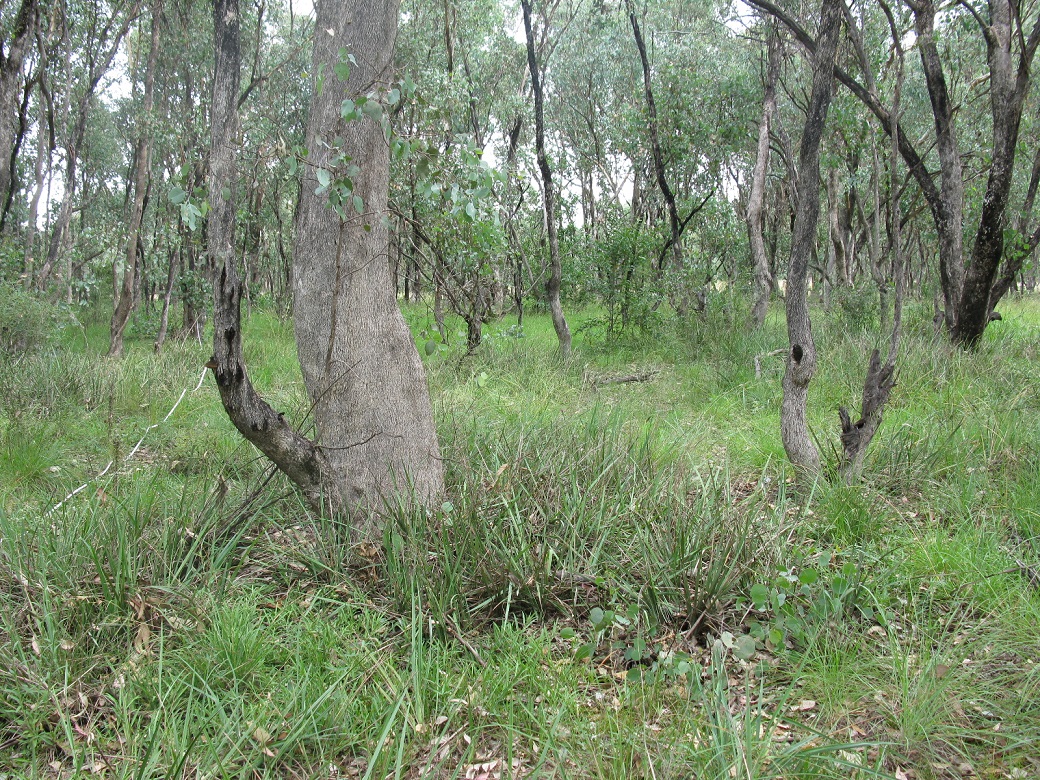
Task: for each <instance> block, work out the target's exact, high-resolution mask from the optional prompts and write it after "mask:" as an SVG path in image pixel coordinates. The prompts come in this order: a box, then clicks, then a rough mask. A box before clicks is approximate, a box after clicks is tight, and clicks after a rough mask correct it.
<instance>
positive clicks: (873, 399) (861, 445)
mask: <svg viewBox="0 0 1040 780" xmlns="http://www.w3.org/2000/svg"><path fill="white" fill-rule="evenodd" d="M882 8H883V10H884V11H885V14H886V16H888V19H889V22H890V24H891V25H892V31H893V39H894V40H895V50H896V81H895V88H894V91H893V98H892V111H891V113H892V117H893V120H894V121H896V122H898V120H899V112H900V99H901V97H902V91H903V75H904V55H903V47H902V45H901V43H900V40H899V36H898V35H896V34H895V33H896V26H895V21H894V18H893V16H892V14H891V11H890V9H889V7H888V6H887V5H886V4H884V3H882ZM874 159H875V169H877V168H878V167H879V166H878V163H877V156H876V153H875V157H874ZM898 163H899V143H898V140H897V139H895V138H893V139H892V140H891V144H890V147H889V175H890V178H889V209H888V213H889V218H890V220H891V224H890V225H889V235H890V236H891V238H892V274H893V276H894V277H895V301H894V304H893V315H892V335H891V338H890V340H889V346H888V355H887V356H886V358H885V362H884V364H882V362H881V352H880V350H877V349H875V350H874V351H873V352H872V353H871V355H870V361H869V363H868V365H867V376H866V379H865V380H864V382H863V396H862V402H861V404H860V418H859V419H858V420H857V421H856V422H852V418H851V416H850V415H849V413H848V410H847V409H846V408H845V407H844V406H843V407H841V408H840V409H839V410H838V417H839V419H840V421H841V445H842V458H841V464H840V466H839V470H840V472H841V477H842V479H843V480H844V481H845V483H846V484H852V483H853V482H855V481H856V480H857V479H859V477H860V474H862V472H863V461H864V459H865V458H866V454H867V448H868V447H869V446H870V443H871V442H872V441H873V440H874V435H875V434H876V433H877V430H878V428H879V427H880V425H881V419H882V414H883V413H884V410H885V407H886V406H887V404H888V399H889V396H891V394H892V389H893V388H894V387H895V384H896V358H897V357H898V355H899V342H900V339H901V338H902V328H903V295H904V291H905V287H906V273H905V271H904V263H903V253H902V236H901V231H900V207H899V173H898V167H899V166H898ZM878 176H880V172H878ZM876 186H877V185H876V183H875V187H876ZM875 203H876V206H877V209H878V212H880V205H881V203H880V198H879V196H878V194H877V191H876V190H875ZM876 217H877V215H875V219H876ZM882 327H884V321H882Z"/></svg>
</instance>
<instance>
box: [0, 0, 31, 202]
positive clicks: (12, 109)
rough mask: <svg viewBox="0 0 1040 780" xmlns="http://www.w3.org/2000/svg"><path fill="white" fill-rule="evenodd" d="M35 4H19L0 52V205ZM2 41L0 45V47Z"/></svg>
mask: <svg viewBox="0 0 1040 780" xmlns="http://www.w3.org/2000/svg"><path fill="white" fill-rule="evenodd" d="M36 15H37V3H36V0H22V4H21V5H20V6H19V8H18V14H17V15H16V16H15V18H14V27H13V29H12V31H11V38H10V42H9V45H8V46H7V51H6V52H5V51H3V49H2V48H0V203H6V202H7V200H8V196H9V194H10V190H11V187H12V185H13V184H14V178H13V176H12V165H13V163H14V160H13V159H12V154H11V152H10V150H11V149H12V148H14V139H15V125H16V124H17V117H18V93H19V91H21V87H22V63H23V62H24V61H25V55H26V52H28V50H29V44H30V41H32V36H33V29H34V28H35V27H36ZM3 42H4V41H0V43H3Z"/></svg>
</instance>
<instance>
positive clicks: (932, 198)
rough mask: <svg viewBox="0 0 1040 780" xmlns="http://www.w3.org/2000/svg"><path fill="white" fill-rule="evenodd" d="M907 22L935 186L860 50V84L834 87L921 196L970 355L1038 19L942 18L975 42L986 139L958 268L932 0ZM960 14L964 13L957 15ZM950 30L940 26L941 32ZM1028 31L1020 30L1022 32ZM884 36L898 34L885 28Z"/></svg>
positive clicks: (998, 240) (1018, 12)
mask: <svg viewBox="0 0 1040 780" xmlns="http://www.w3.org/2000/svg"><path fill="white" fill-rule="evenodd" d="M749 2H750V3H751V4H752V5H753V6H755V7H756V8H759V9H761V10H763V11H765V12H767V13H769V14H771V15H773V16H774V17H775V18H776V19H778V20H779V21H781V22H782V23H783V24H784V26H785V27H787V28H788V29H789V30H791V32H792V33H794V35H795V37H796V38H797V39H798V41H799V42H800V43H801V44H802V45H803V46H804V47H805V49H806V50H807V51H808V52H809V53H813V52H814V51H815V48H816V44H815V42H814V41H813V40H812V37H811V36H810V35H809V33H808V32H807V31H806V30H805V28H804V27H803V26H802V25H801V24H799V22H798V21H797V20H796V19H795V18H794V17H793V16H792V15H791V14H790V13H788V12H787V11H785V10H784V9H783V8H781V7H780V6H779V5H777V4H776V3H773V2H771V0H749ZM907 5H908V6H909V7H910V9H911V10H912V11H913V14H914V27H915V32H916V34H917V46H918V50H919V52H920V56H921V66H922V70H923V72H924V77H925V83H926V86H927V90H928V97H929V102H930V105H931V112H932V119H933V122H934V125H935V141H936V143H935V145H936V148H937V151H938V157H939V179H940V183H939V186H936V184H935V182H934V181H933V178H932V173H931V172H930V171H929V170H928V167H927V166H926V165H925V159H924V158H923V157H922V156H921V154H920V153H919V152H918V151H917V149H916V148H915V146H914V144H913V142H912V141H911V140H910V138H909V136H908V135H907V133H906V132H905V131H904V129H903V128H902V127H901V126H900V125H899V123H898V122H896V121H895V120H894V119H893V117H892V115H891V113H890V112H889V111H888V109H887V108H886V107H885V105H884V104H883V102H882V100H881V98H880V96H879V95H878V92H877V90H876V89H875V87H874V85H873V79H872V77H871V69H870V64H869V63H868V62H866V57H865V54H864V51H865V50H864V48H863V47H860V48H859V51H858V52H857V57H858V59H859V65H860V68H861V70H862V71H863V74H864V82H865V83H862V84H861V83H860V82H859V81H857V80H856V79H855V78H854V77H853V76H852V75H851V74H850V73H848V72H847V71H845V70H844V69H843V68H841V67H835V73H834V75H835V77H836V78H837V79H838V81H840V82H841V83H842V84H844V85H845V86H846V87H847V88H848V89H849V90H850V91H851V92H852V93H853V94H854V95H855V96H856V97H857V98H858V99H859V100H860V101H862V102H863V104H864V105H865V106H866V107H867V108H868V109H869V110H870V111H871V113H873V114H874V115H875V117H877V119H878V120H879V121H880V123H881V126H882V127H883V128H884V130H885V132H886V133H888V134H889V135H893V134H894V135H895V136H896V138H897V141H898V143H899V151H900V154H901V156H902V157H903V160H904V161H905V162H906V164H907V167H908V168H909V171H910V174H911V175H912V176H913V178H914V180H915V181H916V182H917V184H918V186H919V187H920V188H921V192H922V194H923V195H924V198H925V200H926V201H927V203H928V207H929V210H930V211H931V214H932V220H933V222H934V224H935V229H936V233H937V235H938V239H939V241H938V244H939V272H940V277H941V286H942V294H943V298H944V301H945V310H944V312H943V317H944V319H945V322H946V326H947V330H948V331H949V333H950V335H951V337H952V338H953V340H954V341H955V342H957V343H960V344H962V345H964V346H967V347H971V346H974V345H975V344H977V343H978V341H979V339H980V338H981V336H982V333H983V331H984V330H985V328H986V326H987V325H988V323H989V322H990V319H991V316H990V315H991V312H992V309H993V306H994V305H995V304H996V300H995V297H994V293H995V292H996V293H1000V294H1003V292H1004V291H1006V289H1007V288H1006V287H1005V286H1004V285H1003V284H1002V282H1001V280H1000V279H997V271H998V270H999V268H1000V263H1001V260H1002V259H1003V255H1004V232H1005V229H1006V227H1007V222H1008V219H1007V206H1008V199H1009V196H1010V192H1011V185H1012V183H1013V179H1014V164H1015V155H1016V152H1017V150H1018V146H1019V144H1018V135H1019V129H1020V126H1021V120H1022V112H1023V109H1024V106H1025V101H1026V98H1027V97H1028V95H1029V89H1030V74H1031V67H1032V63H1033V60H1034V58H1035V55H1036V51H1037V47H1038V46H1040V15H1037V16H1036V17H1035V18H1034V19H1033V20H1032V25H1031V27H1030V26H1029V24H1027V16H1030V15H1032V14H1033V13H1035V10H1034V9H1024V8H1019V7H1018V4H1017V3H1013V2H1011V0H989V2H988V4H987V6H988V18H986V17H985V16H984V14H983V12H982V11H981V10H979V9H977V8H975V6H973V5H972V4H971V3H970V2H967V1H965V2H963V3H960V4H958V6H956V7H954V8H953V9H951V13H953V12H956V13H958V14H969V15H970V18H971V20H972V21H974V22H975V23H976V24H977V26H978V27H979V29H980V30H981V32H982V36H983V39H984V41H985V46H986V52H987V65H988V82H989V98H990V100H989V103H990V113H991V138H990V141H989V144H988V146H989V149H988V150H986V155H987V156H988V157H989V165H988V171H986V176H987V181H986V190H985V194H984V196H983V199H982V208H981V209H980V211H979V217H978V226H977V228H976V230H975V236H974V241H973V244H972V251H971V261H970V263H967V264H966V263H965V257H964V249H963V238H962V233H961V231H962V221H963V212H964V179H965V176H964V172H963V165H962V156H963V155H962V150H961V148H960V145H959V144H958V140H957V131H956V126H955V119H956V113H957V112H955V110H954V109H955V106H954V104H953V101H952V100H951V98H950V93H949V87H948V84H947V81H946V75H945V70H944V65H943V62H942V58H941V56H940V52H939V49H938V45H937V40H936V39H937V36H938V34H939V33H938V31H937V30H936V15H937V10H936V6H935V3H934V2H933V0H907ZM960 6H963V7H964V9H965V10H963V11H961V10H959V8H960ZM952 23H953V20H952V19H949V18H948V19H947V20H946V24H947V25H950V24H952ZM1027 28H1028V30H1027ZM892 30H893V35H896V36H901V35H902V34H903V33H902V31H901V30H899V29H898V27H896V26H893V28H892Z"/></svg>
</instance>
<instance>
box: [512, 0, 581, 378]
mask: <svg viewBox="0 0 1040 780" xmlns="http://www.w3.org/2000/svg"><path fill="white" fill-rule="evenodd" d="M520 4H521V6H523V13H524V32H525V33H526V36H527V66H528V68H529V69H530V71H531V88H532V91H533V92H534V122H535V150H536V153H537V156H538V170H539V171H540V172H541V175H542V199H543V201H544V205H545V230H546V234H547V235H548V238H549V279H548V281H546V283H545V292H546V294H547V295H548V296H549V310H550V312H551V313H552V321H553V327H554V328H555V329H556V338H557V339H558V340H559V342H560V354H561V355H562V356H563V359H564V360H567V359H568V358H569V357H570V354H571V330H570V328H569V327H568V325H567V318H566V317H565V316H564V314H563V305H562V304H561V303H560V288H561V286H562V284H563V269H562V265H561V263H560V239H559V236H558V235H557V232H556V191H555V189H554V187H553V180H552V169H551V168H550V167H549V158H548V157H547V156H546V154H545V117H544V111H543V95H542V80H541V76H540V74H539V69H538V59H537V57H536V56H535V46H534V31H533V30H532V27H531V0H520Z"/></svg>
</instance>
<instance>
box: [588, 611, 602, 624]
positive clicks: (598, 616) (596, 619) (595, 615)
mask: <svg viewBox="0 0 1040 780" xmlns="http://www.w3.org/2000/svg"><path fill="white" fill-rule="evenodd" d="M589 620H591V621H592V625H594V626H596V627H597V628H599V626H600V624H601V623H602V622H603V610H602V609H600V608H599V607H593V608H592V611H591V612H589Z"/></svg>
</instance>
